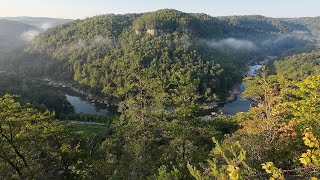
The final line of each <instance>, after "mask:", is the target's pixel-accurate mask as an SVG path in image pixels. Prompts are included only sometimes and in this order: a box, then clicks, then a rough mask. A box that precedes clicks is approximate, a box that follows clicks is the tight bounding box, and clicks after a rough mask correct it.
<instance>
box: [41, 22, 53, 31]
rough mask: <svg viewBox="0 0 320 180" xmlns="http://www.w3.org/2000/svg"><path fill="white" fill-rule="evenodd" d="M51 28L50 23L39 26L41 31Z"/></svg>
mask: <svg viewBox="0 0 320 180" xmlns="http://www.w3.org/2000/svg"><path fill="white" fill-rule="evenodd" d="M51 27H52V24H51V23H43V24H41V26H40V28H41V29H43V30H47V29H49V28H51Z"/></svg>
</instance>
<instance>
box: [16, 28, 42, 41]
mask: <svg viewBox="0 0 320 180" xmlns="http://www.w3.org/2000/svg"><path fill="white" fill-rule="evenodd" d="M39 33H40V32H39V31H36V30H30V31H25V32H24V33H22V34H21V35H20V37H21V38H22V39H23V40H24V41H31V40H32V39H33V38H34V37H36V36H37V35H38V34H39Z"/></svg>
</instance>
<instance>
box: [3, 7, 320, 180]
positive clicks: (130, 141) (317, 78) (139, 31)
mask: <svg viewBox="0 0 320 180" xmlns="http://www.w3.org/2000/svg"><path fill="white" fill-rule="evenodd" d="M306 19H307V18H306ZM306 19H276V18H267V17H263V16H228V17H211V16H208V15H206V14H194V13H184V12H180V11H177V10H171V9H163V10H159V11H156V12H150V13H142V14H125V15H113V14H109V15H100V16H95V17H91V18H87V19H83V20H76V21H73V22H69V23H67V24H63V25H59V26H56V27H54V28H50V29H48V30H47V31H45V32H43V33H41V34H39V35H38V36H37V37H36V38H34V39H33V41H32V42H31V44H29V45H28V46H27V47H26V48H25V51H24V52H21V51H19V50H17V51H15V54H14V56H12V55H10V56H9V55H8V56H7V57H2V59H1V61H0V70H3V71H2V72H1V71H0V78H1V79H0V86H3V88H1V90H0V95H1V96H2V97H0V179H157V180H168V179H170V180H171V179H173V180H179V179H186V180H189V179H197V180H207V179H217V180H227V179H231V180H241V179H250V180H251V179H253V180H255V179H257V180H258V179H259V180H260V179H273V180H283V179H290V180H291V179H294V180H295V179H299V180H300V179H306V180H307V179H311V180H316V179H317V178H319V177H320V163H319V162H320V139H319V138H320V121H319V120H320V70H319V67H320V64H319V58H320V49H319V48H318V47H317V43H318V39H317V37H316V31H317V29H318V28H317V26H316V25H317V21H316V19H317V18H314V19H313V18H310V19H308V20H306ZM313 20H314V21H313ZM319 30H320V28H319V29H318V31H319ZM302 32H303V33H302ZM270 56H271V57H272V56H276V57H278V58H277V59H276V60H275V61H272V58H270ZM267 60H269V61H267ZM260 63H265V64H267V65H268V67H270V69H268V68H267V67H266V66H262V68H261V69H260V70H259V71H257V72H255V73H253V74H250V75H249V76H248V77H246V78H244V76H245V74H246V73H245V72H246V71H247V70H248V67H249V66H251V65H256V64H257V65H258V64H260ZM10 71H13V72H15V73H13V74H10V73H9V72H10ZM44 78H47V80H48V79H54V80H56V81H63V82H72V83H70V84H72V85H74V84H76V87H80V88H83V89H85V90H88V91H90V93H92V94H99V96H100V97H102V98H103V100H110V99H111V100H116V101H114V102H116V103H115V104H116V105H117V108H118V113H119V114H116V115H115V116H114V117H111V116H110V117H107V116H97V115H88V114H75V113H74V109H73V108H72V107H71V106H70V103H69V101H68V102H67V101H66V97H65V96H64V95H65V94H64V93H61V92H59V88H57V89H51V88H50V85H48V83H46V82H47V81H43V79H44ZM49 82H51V81H50V80H49ZM241 82H243V84H244V86H245V88H246V89H245V91H244V92H243V93H242V97H243V98H245V99H248V100H250V101H251V108H250V110H249V111H248V112H239V113H237V114H236V115H232V116H231V115H223V114H222V113H221V112H219V111H218V109H217V110H215V109H214V111H213V112H212V113H211V114H210V115H206V116H204V115H203V114H202V113H203V109H202V108H201V106H200V105H202V103H203V102H208V101H214V102H225V101H226V99H227V97H228V96H229V94H230V89H232V87H234V85H235V84H237V83H241ZM66 84H69V83H65V84H63V86H65V85H66ZM9 94H18V96H16V95H9ZM19 95H20V96H19ZM55 99H56V101H55ZM27 102H31V104H29V103H27ZM59 103H60V104H61V106H59ZM91 103H92V101H91ZM61 107H62V108H61ZM47 109H49V110H47ZM53 111H56V113H55V112H53Z"/></svg>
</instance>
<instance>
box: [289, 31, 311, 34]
mask: <svg viewBox="0 0 320 180" xmlns="http://www.w3.org/2000/svg"><path fill="white" fill-rule="evenodd" d="M292 34H309V32H308V31H292Z"/></svg>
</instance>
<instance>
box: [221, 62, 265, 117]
mask: <svg viewBox="0 0 320 180" xmlns="http://www.w3.org/2000/svg"><path fill="white" fill-rule="evenodd" d="M260 69H261V65H254V66H250V69H249V71H248V72H247V75H248V76H254V75H255V74H256V73H257V72H258V71H259V70H260ZM244 90H245V87H244V85H243V84H240V92H241V93H240V94H238V95H237V96H236V99H235V100H234V101H231V102H229V103H226V104H225V105H224V106H223V107H221V108H219V111H221V112H222V113H223V114H226V115H235V114H237V113H238V112H247V111H249V109H250V107H251V102H250V101H249V100H247V99H243V98H242V92H243V91H244Z"/></svg>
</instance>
